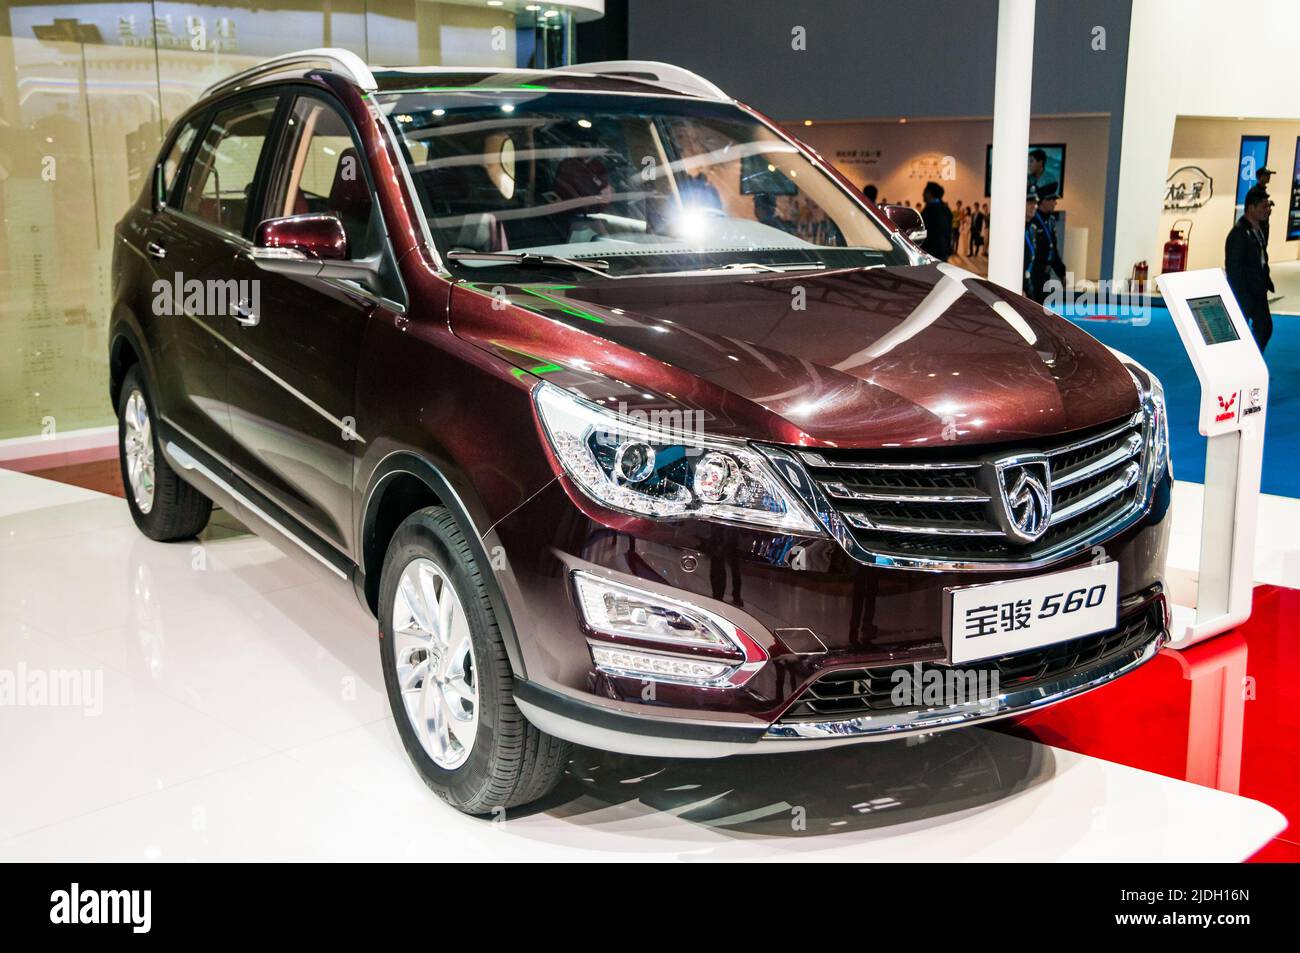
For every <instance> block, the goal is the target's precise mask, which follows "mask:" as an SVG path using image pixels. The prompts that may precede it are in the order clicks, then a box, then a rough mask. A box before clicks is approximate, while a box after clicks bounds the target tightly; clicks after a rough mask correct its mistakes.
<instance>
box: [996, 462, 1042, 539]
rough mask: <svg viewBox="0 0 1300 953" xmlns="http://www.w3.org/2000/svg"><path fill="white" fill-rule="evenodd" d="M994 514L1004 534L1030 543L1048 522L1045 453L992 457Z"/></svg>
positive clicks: (1037, 536) (1040, 533)
mask: <svg viewBox="0 0 1300 953" xmlns="http://www.w3.org/2000/svg"><path fill="white" fill-rule="evenodd" d="M993 471H994V473H995V475H996V482H997V489H998V492H997V494H996V497H995V500H994V506H993V510H994V513H993V515H994V517H995V519H996V520H997V522H998V526H1000V527H1001V529H1002V531H1003V532H1004V533H1006V534H1007V536H1009V537H1011V538H1012V539H1014V540H1016V541H1017V542H1021V543H1032V542H1035V541H1036V540H1038V539H1039V538H1040V537H1041V536H1042V535H1043V534H1044V533H1046V532H1047V527H1048V526H1049V525H1051V522H1052V489H1051V487H1052V473H1051V466H1050V465H1049V464H1048V462H1047V457H1045V456H1043V455H1042V454H1023V455H1021V456H1016V457H1008V458H1005V459H1002V460H995V461H993Z"/></svg>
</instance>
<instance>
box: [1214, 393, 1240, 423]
mask: <svg viewBox="0 0 1300 953" xmlns="http://www.w3.org/2000/svg"><path fill="white" fill-rule="evenodd" d="M1236 405H1237V395H1236V394H1229V395H1228V396H1227V397H1220V398H1219V413H1218V414H1216V415H1215V417H1214V422H1215V423H1216V424H1221V423H1223V422H1224V421H1225V420H1236V419H1237V411H1236V410H1235V409H1234V408H1235V407H1236Z"/></svg>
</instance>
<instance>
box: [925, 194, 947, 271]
mask: <svg viewBox="0 0 1300 953" xmlns="http://www.w3.org/2000/svg"><path fill="white" fill-rule="evenodd" d="M921 198H923V199H924V200H925V207H924V208H922V209H921V220H922V221H924V222H925V241H923V242H921V250H922V251H924V252H926V253H927V254H930V255H933V256H934V257H935V258H938V259H939V260H940V261H947V260H948V256H949V255H951V254H952V210H951V209H949V208H948V203H947V202H945V201H944V200H943V186H942V185H940V184H939V183H938V182H927V183H925V188H924V189H923V190H922V192H921Z"/></svg>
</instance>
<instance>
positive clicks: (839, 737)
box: [515, 627, 1168, 758]
mask: <svg viewBox="0 0 1300 953" xmlns="http://www.w3.org/2000/svg"><path fill="white" fill-rule="evenodd" d="M1167 640H1168V634H1167V632H1166V631H1165V630H1164V628H1163V627H1161V628H1160V629H1158V630H1157V632H1156V634H1155V635H1154V636H1153V637H1152V638H1150V639H1149V640H1147V641H1145V642H1143V643H1141V644H1140V645H1138V646H1137V647H1135V648H1133V649H1130V650H1128V651H1124V652H1121V653H1117V654H1115V655H1113V656H1111V657H1109V658H1106V659H1103V660H1100V661H1099V662H1098V663H1096V664H1095V665H1092V666H1088V667H1085V668H1083V669H1081V670H1078V671H1074V672H1071V673H1070V674H1069V675H1066V676H1065V677H1063V678H1061V679H1059V680H1056V681H1051V682H1046V683H1042V684H1037V685H1033V686H1030V687H1027V688H1024V689H1017V690H1012V691H1009V692H1004V693H1002V694H999V695H995V696H993V697H991V698H987V699H981V700H979V701H977V702H966V703H962V704H956V705H950V706H946V707H940V708H926V709H910V710H903V711H896V712H885V713H880V714H873V715H867V716H858V717H852V718H843V719H833V720H827V721H790V722H784V721H777V722H775V723H773V724H771V725H769V726H767V727H766V728H764V727H763V726H762V725H750V724H720V723H716V722H713V723H702V722H689V721H680V720H677V719H671V720H669V719H662V718H654V717H644V716H638V715H630V714H626V713H623V712H618V711H614V710H611V709H608V708H604V707H601V706H599V705H594V704H589V703H585V702H581V701H578V700H576V699H574V698H572V697H570V696H568V695H564V694H560V693H558V692H553V691H548V690H547V689H544V688H541V687H539V686H537V685H535V684H533V683H528V682H519V683H517V684H516V686H515V701H516V702H517V703H518V705H519V707H520V710H522V711H523V713H524V715H525V717H527V718H528V720H529V721H530V722H532V723H533V724H534V725H536V726H537V727H538V728H540V729H541V730H542V731H545V732H547V733H548V734H552V735H555V736H556V737H558V738H564V739H566V740H568V741H572V742H574V743H575V744H581V745H585V746H587V747H591V748H598V749H600V750H604V751H617V752H621V753H623V754H631V755H641V756H646V757H672V758H722V757H729V756H731V755H740V754H773V753H777V752H783V751H810V750H815V749H817V748H827V747H833V746H838V745H844V744H855V743H859V742H865V741H880V740H883V739H886V738H896V737H900V736H903V735H909V734H925V733H929V732H935V731H945V730H948V729H952V728H960V727H963V726H965V725H970V724H976V723H984V722H990V721H996V720H998V719H1000V718H1009V717H1011V716H1013V715H1019V714H1023V713H1025V712H1028V711H1032V710H1035V709H1039V708H1045V707H1047V706H1048V705H1054V704H1056V703H1057V702H1062V701H1065V700H1066V699H1068V698H1074V697H1075V696H1077V695H1082V694H1085V693H1086V692H1090V691H1092V690H1093V689H1096V688H1100V687H1101V686H1103V685H1105V684H1106V683H1107V682H1111V681H1113V680H1114V679H1116V678H1119V677H1120V676H1122V675H1126V674H1128V673H1129V672H1131V671H1133V670H1134V669H1136V668H1138V667H1139V666H1141V665H1144V664H1145V663H1147V662H1149V661H1150V660H1151V659H1152V658H1154V657H1155V654H1156V653H1157V652H1158V651H1159V650H1160V648H1161V646H1162V645H1164V644H1165V642H1166V641H1167Z"/></svg>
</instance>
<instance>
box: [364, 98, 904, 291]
mask: <svg viewBox="0 0 1300 953" xmlns="http://www.w3.org/2000/svg"><path fill="white" fill-rule="evenodd" d="M378 102H379V104H380V107H381V108H382V109H383V110H384V111H385V112H386V113H387V114H388V116H389V119H390V121H391V122H392V124H393V127H394V129H395V130H396V131H397V134H398V137H399V139H400V144H401V146H402V152H403V154H404V158H405V159H406V161H407V163H408V167H409V169H410V171H411V176H412V180H413V182H414V184H415V189H416V192H417V195H418V198H419V201H420V205H421V210H422V211H423V213H424V216H425V219H426V221H427V223H428V225H429V228H430V232H431V235H432V237H433V240H434V242H435V244H436V245H437V246H438V250H439V252H440V253H442V255H443V256H444V258H446V257H447V254H448V253H449V252H453V251H460V252H490V253H503V252H504V253H521V252H527V253H533V254H548V255H558V256H562V257H566V258H572V259H577V260H580V261H591V260H595V259H599V260H600V261H601V262H602V266H603V265H604V264H608V271H609V273H610V274H612V275H617V274H659V273H665V272H677V271H690V270H701V269H716V268H726V267H740V266H754V267H760V268H761V267H777V268H782V267H791V268H793V267H861V266H864V265H880V264H904V263H907V262H908V256H907V252H906V251H905V250H904V249H903V247H902V246H901V244H900V243H896V242H895V241H894V240H893V239H892V238H891V237H890V235H889V234H888V233H887V232H886V231H885V229H884V228H883V227H882V226H881V225H879V224H878V223H877V222H876V221H875V219H873V218H872V216H871V215H870V214H869V213H868V212H867V211H866V210H865V209H864V208H863V207H862V205H861V204H859V203H858V202H857V201H856V200H855V199H853V198H852V197H850V196H849V195H848V193H847V192H846V190H844V189H843V188H842V187H841V186H840V185H839V184H838V183H837V182H835V181H834V180H833V179H831V178H830V177H829V176H827V175H826V174H825V173H823V172H822V171H821V170H820V169H818V168H817V167H816V166H815V165H814V164H813V163H812V162H811V161H810V160H809V159H808V158H807V157H806V156H805V155H804V154H803V153H802V152H801V151H799V149H797V148H796V147H795V146H793V145H791V144H790V143H789V142H787V141H786V140H785V139H783V138H782V137H781V136H780V135H779V134H778V133H777V132H776V131H775V130H773V129H771V128H769V127H768V126H767V125H765V124H764V123H762V122H760V121H759V120H757V119H755V118H754V117H753V116H751V115H750V114H748V113H746V112H745V111H744V110H742V109H740V108H738V107H736V106H733V105H730V104H726V103H709V102H701V101H698V100H689V99H676V98H673V97H638V96H631V95H626V96H625V95H592V94H582V93H565V92H545V91H541V92H521V91H517V90H510V91H483V90H474V91H468V90H452V91H446V90H429V91H412V92H405V93H393V94H388V95H381V96H379V97H378ZM452 257H453V258H454V257H455V256H452ZM461 264H462V266H463V267H466V268H475V269H478V268H490V267H493V265H492V263H490V262H482V261H470V260H466V261H465V262H463V263H461ZM577 277H578V278H580V279H581V280H590V276H586V275H583V276H577Z"/></svg>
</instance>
